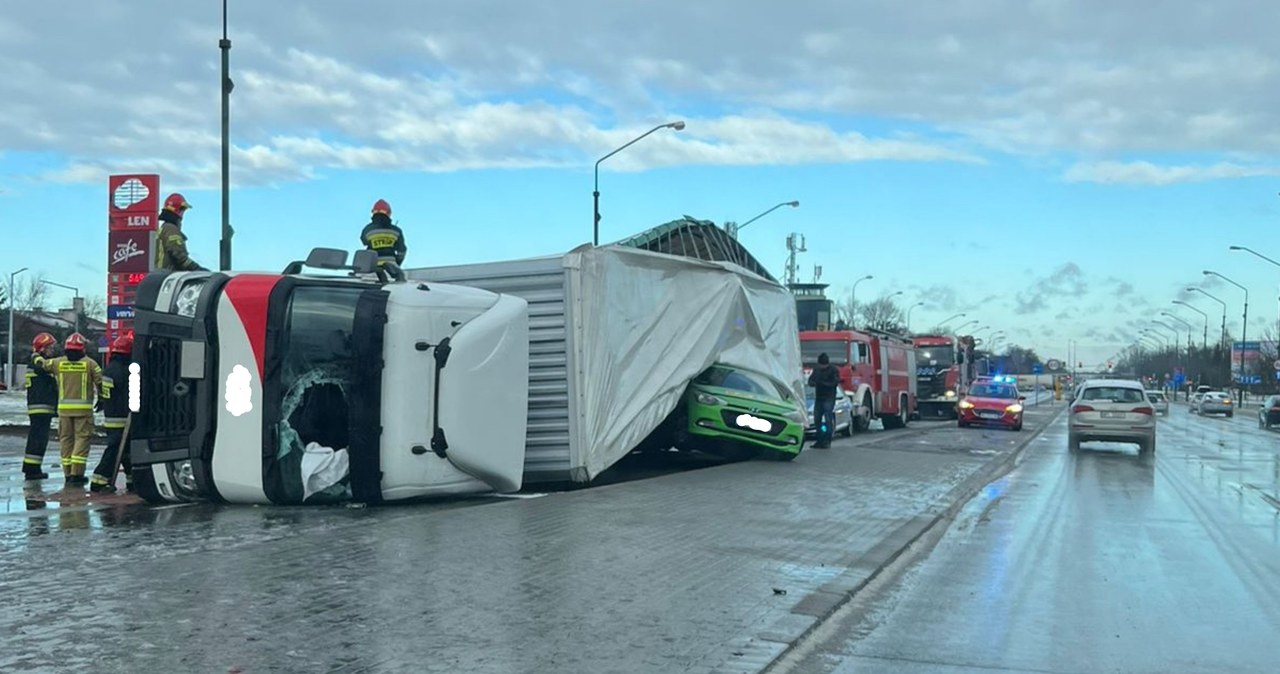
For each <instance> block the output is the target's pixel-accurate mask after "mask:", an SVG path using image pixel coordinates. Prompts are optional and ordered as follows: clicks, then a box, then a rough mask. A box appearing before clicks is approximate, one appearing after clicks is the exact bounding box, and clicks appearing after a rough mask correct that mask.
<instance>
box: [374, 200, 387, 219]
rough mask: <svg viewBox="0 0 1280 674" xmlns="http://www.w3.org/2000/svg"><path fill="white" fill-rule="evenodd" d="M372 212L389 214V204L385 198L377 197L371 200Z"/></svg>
mask: <svg viewBox="0 0 1280 674" xmlns="http://www.w3.org/2000/svg"><path fill="white" fill-rule="evenodd" d="M373 212H374V213H385V214H386V215H388V216H389V215H391V204H389V203H387V202H386V200H385V199H379V200H377V201H375V202H373Z"/></svg>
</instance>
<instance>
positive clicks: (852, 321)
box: [849, 274, 875, 328]
mask: <svg viewBox="0 0 1280 674" xmlns="http://www.w3.org/2000/svg"><path fill="white" fill-rule="evenodd" d="M873 278H875V277H874V276H872V275H871V274H867V275H866V276H863V277H862V278H860V279H858V280H857V281H854V282H853V289H852V290H850V291H849V325H850V326H851V327H854V328H857V327H858V321H857V320H856V319H857V317H858V284H859V283H862V282H863V281H870V280H871V279H873Z"/></svg>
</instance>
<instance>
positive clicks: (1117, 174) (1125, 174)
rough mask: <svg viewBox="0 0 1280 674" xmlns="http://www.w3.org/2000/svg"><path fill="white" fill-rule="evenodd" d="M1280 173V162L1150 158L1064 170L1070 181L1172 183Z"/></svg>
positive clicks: (1080, 166)
mask: <svg viewBox="0 0 1280 674" xmlns="http://www.w3.org/2000/svg"><path fill="white" fill-rule="evenodd" d="M1276 175H1280V166H1245V165H1241V164H1233V163H1229V162H1220V163H1217V164H1212V165H1208V166H1195V165H1181V166H1160V165H1157V164H1153V163H1151V162H1149V161H1131V162H1117V161H1103V162H1093V163H1080V164H1075V165H1073V166H1071V167H1070V168H1068V169H1067V171H1066V172H1065V173H1064V174H1063V179H1065V180H1066V181H1067V182H1093V183H1104V184H1128V185H1171V184H1174V183H1188V182H1205V181H1209V180H1223V179H1228V178H1254V177H1259V176H1276Z"/></svg>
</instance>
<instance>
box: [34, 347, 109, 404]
mask: <svg viewBox="0 0 1280 674" xmlns="http://www.w3.org/2000/svg"><path fill="white" fill-rule="evenodd" d="M43 368H44V370H45V371H46V372H48V373H50V374H52V375H53V377H54V379H57V380H58V415H59V416H64V417H88V416H93V396H94V392H95V391H99V390H100V389H101V388H102V368H101V367H100V366H99V365H98V362H97V361H95V360H94V359H92V358H90V357H88V356H85V357H83V358H81V359H80V360H71V359H69V358H67V357H66V356H58V357H57V358H50V359H48V360H45V361H44V363H43Z"/></svg>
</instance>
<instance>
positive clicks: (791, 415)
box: [782, 410, 809, 424]
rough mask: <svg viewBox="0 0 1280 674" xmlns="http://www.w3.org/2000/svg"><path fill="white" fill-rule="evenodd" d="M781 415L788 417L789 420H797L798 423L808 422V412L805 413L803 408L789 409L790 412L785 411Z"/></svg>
mask: <svg viewBox="0 0 1280 674" xmlns="http://www.w3.org/2000/svg"><path fill="white" fill-rule="evenodd" d="M782 416H784V417H786V418H788V419H790V420H792V421H798V422H800V423H802V424H807V423H809V415H808V414H805V413H804V410H791V411H790V412H787V413H786V414H784V415H782Z"/></svg>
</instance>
